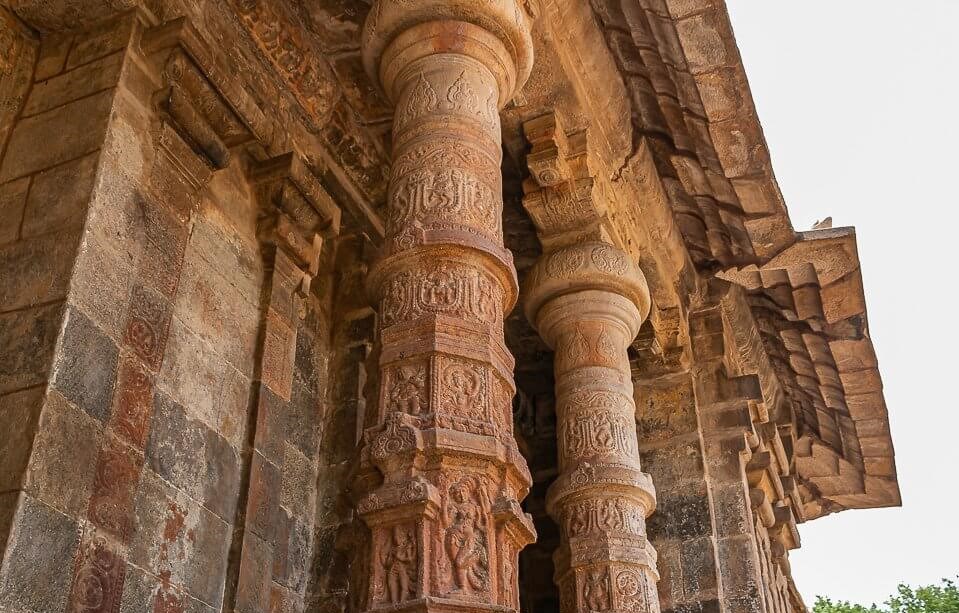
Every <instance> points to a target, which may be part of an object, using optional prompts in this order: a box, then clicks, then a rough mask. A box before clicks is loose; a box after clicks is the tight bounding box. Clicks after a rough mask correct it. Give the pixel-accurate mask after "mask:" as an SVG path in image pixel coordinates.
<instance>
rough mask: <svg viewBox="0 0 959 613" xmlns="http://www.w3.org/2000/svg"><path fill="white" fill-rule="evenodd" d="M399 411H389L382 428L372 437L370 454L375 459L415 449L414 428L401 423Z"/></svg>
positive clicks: (382, 458)
mask: <svg viewBox="0 0 959 613" xmlns="http://www.w3.org/2000/svg"><path fill="white" fill-rule="evenodd" d="M400 415H401V414H400V413H391V414H390V415H388V416H387V418H386V424H385V426H384V427H383V430H382V431H381V432H380V433H379V434H377V435H375V436H374V437H373V440H372V441H371V443H370V455H371V456H372V457H373V458H374V459H376V460H385V459H388V458H390V457H391V456H396V455H399V454H403V453H407V452H410V451H413V450H414V449H416V446H417V441H416V430H415V429H414V428H413V427H411V426H409V425H406V424H404V423H403V421H402V420H401V419H400Z"/></svg>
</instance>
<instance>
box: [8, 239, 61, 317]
mask: <svg viewBox="0 0 959 613" xmlns="http://www.w3.org/2000/svg"><path fill="white" fill-rule="evenodd" d="M79 240H80V235H79V233H78V232H74V233H62V234H60V233H58V234H51V235H47V236H44V237H40V238H34V239H30V240H21V241H18V242H15V243H9V244H7V245H5V246H4V247H0V276H2V278H3V280H2V281H0V309H2V310H4V311H8V310H14V309H22V308H24V307H27V306H33V305H37V304H44V303H49V302H53V301H55V300H63V299H64V298H65V297H66V295H67V291H69V284H70V272H71V270H72V268H73V261H74V258H75V256H76V249H77V244H78V243H79Z"/></svg>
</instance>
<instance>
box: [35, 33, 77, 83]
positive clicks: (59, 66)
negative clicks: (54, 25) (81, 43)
mask: <svg viewBox="0 0 959 613" xmlns="http://www.w3.org/2000/svg"><path fill="white" fill-rule="evenodd" d="M73 40H74V37H73V34H68V33H60V32H57V33H54V34H49V35H47V36H44V37H43V42H42V44H41V45H40V53H39V56H38V57H37V68H36V73H35V75H34V80H35V81H37V82H40V81H45V80H47V79H49V78H50V77H53V76H55V75H58V74H60V73H61V72H62V71H63V68H64V66H66V63H67V54H68V53H69V52H70V47H72V46H73Z"/></svg>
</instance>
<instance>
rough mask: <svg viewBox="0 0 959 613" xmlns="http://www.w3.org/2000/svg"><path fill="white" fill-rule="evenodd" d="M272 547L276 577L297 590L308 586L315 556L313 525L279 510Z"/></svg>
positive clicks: (274, 577)
mask: <svg viewBox="0 0 959 613" xmlns="http://www.w3.org/2000/svg"><path fill="white" fill-rule="evenodd" d="M276 532H277V534H276V541H275V544H274V547H273V579H274V580H275V581H276V582H277V583H280V584H281V585H283V586H285V587H287V588H289V589H290V590H291V591H293V592H294V593H296V594H303V593H304V591H305V590H306V584H307V580H308V579H309V575H310V568H311V567H310V564H311V562H312V558H313V555H312V554H313V543H312V526H310V525H308V524H307V523H306V522H304V521H303V520H301V519H299V518H297V517H295V516H292V515H290V514H289V513H287V512H286V511H285V510H280V513H279V518H278V523H277V531H276Z"/></svg>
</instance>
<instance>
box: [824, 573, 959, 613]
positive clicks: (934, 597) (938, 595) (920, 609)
mask: <svg viewBox="0 0 959 613" xmlns="http://www.w3.org/2000/svg"><path fill="white" fill-rule="evenodd" d="M812 610H813V613H959V588H957V587H956V582H955V581H953V580H952V579H943V580H942V584H941V585H927V586H923V587H917V588H915V589H913V588H912V587H909V586H908V585H903V584H901V583H900V584H899V587H898V588H897V590H896V594H895V595H893V596H890V597H889V599H888V600H886V602H885V603H884V604H883V606H881V607H877V606H876V605H875V604H873V605H870V606H868V607H865V606H863V605H861V604H853V603H851V602H849V601H847V600H837V601H833V600H832V599H829V598H824V597H823V596H817V597H816V604H815V605H814V606H813V609H812Z"/></svg>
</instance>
